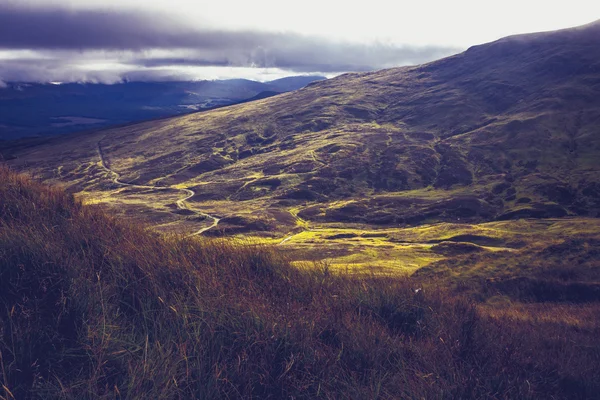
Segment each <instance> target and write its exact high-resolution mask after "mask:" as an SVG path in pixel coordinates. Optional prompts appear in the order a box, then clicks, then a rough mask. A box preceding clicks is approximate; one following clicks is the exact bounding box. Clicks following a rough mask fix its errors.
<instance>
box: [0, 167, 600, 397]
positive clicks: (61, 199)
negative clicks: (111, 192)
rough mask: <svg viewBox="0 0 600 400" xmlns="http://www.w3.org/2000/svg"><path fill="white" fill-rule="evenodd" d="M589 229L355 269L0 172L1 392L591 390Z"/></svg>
mask: <svg viewBox="0 0 600 400" xmlns="http://www.w3.org/2000/svg"><path fill="white" fill-rule="evenodd" d="M496 228H498V229H499V228H500V227H496ZM573 229H575V228H573ZM438 233H439V232H438ZM413 234H415V232H413ZM419 234H420V235H425V236H424V237H426V236H427V232H424V231H421V232H419ZM597 235H598V232H597V231H595V233H594V232H587V233H586V232H582V231H580V233H579V234H573V235H571V236H572V237H573V238H572V239H571V240H564V239H561V238H559V237H557V239H555V241H554V242H552V243H550V242H545V243H544V242H542V241H540V242H539V243H538V244H537V246H530V247H526V248H529V251H530V254H531V257H530V258H529V259H528V258H524V257H520V258H518V259H515V260H513V259H512V258H511V257H512V253H511V252H508V251H506V252H503V253H502V254H503V256H502V255H501V254H500V253H493V254H495V256H491V257H490V258H488V259H485V258H481V257H483V256H482V255H481V254H480V253H474V255H472V256H469V257H466V258H465V256H464V255H459V256H457V257H458V258H456V257H451V259H452V260H454V263H452V262H451V261H446V264H445V268H446V269H442V268H439V269H438V270H440V271H451V272H452V273H451V274H448V273H446V272H444V273H442V274H438V275H437V277H435V276H433V275H432V276H433V277H432V276H428V275H431V274H430V271H428V270H422V271H421V272H420V273H418V274H417V277H416V278H411V279H408V278H392V277H385V276H381V275H378V276H375V275H372V276H368V275H365V276H362V277H357V276H356V275H346V274H340V273H333V272H332V271H331V270H329V269H328V268H327V265H325V264H316V265H308V264H305V265H304V268H303V266H302V265H301V266H298V267H293V266H291V265H290V263H289V262H288V261H287V260H286V258H285V257H284V256H283V255H282V253H280V252H279V251H277V249H276V248H272V247H265V246H257V245H252V244H245V245H244V244H239V243H237V244H235V243H233V242H227V241H224V240H222V239H219V240H209V239H203V240H200V239H198V238H184V237H180V236H164V235H158V234H157V233H154V232H153V231H151V230H148V229H147V228H146V227H144V226H143V225H140V224H139V223H136V222H131V221H128V220H124V219H122V218H116V217H114V216H110V215H107V214H106V213H105V212H104V211H102V210H101V209H100V208H98V207H96V206H82V205H81V203H80V202H79V201H76V200H75V199H74V198H73V197H72V196H71V195H68V194H66V193H64V192H63V191H62V190H61V189H59V188H54V187H48V186H44V185H41V184H39V183H36V182H35V181H33V180H32V179H30V178H28V177H25V176H23V175H17V174H15V173H13V172H10V171H9V170H7V169H5V168H1V169H0V277H1V279H0V303H1V304H0V328H1V329H0V332H1V333H0V398H3V399H28V398H32V399H35V398H40V399H42V398H43V399H52V398H56V399H59V398H60V399H83V398H102V399H120V398H123V399H125V398H127V399H148V398H161V399H169V398H172V399H176V398H199V399H200V398H202V399H212V398H214V399H218V398H257V399H258V398H260V399H268V398H273V399H279V398H326V399H334V398H335V399H344V398H347V399H364V398H373V399H374V398H382V399H392V398H428V399H435V398H439V399H452V398H519V399H528V398H530V399H534V398H539V399H547V398H557V399H558V398H572V399H592V398H597V395H598V393H599V392H600V386H598V382H600V375H599V374H600V368H599V367H600V350H599V348H598V337H599V335H600V320H599V319H598V317H599V316H600V308H599V303H598V301H599V300H600V292H599V290H598V286H597V285H598V281H599V279H598V278H599V275H600V268H599V261H598V259H599V258H598V257H597V255H598V254H599V253H598V252H599V251H600V250H599V249H600V239H599V238H598V236H597ZM424 237H421V240H422V239H423V238H424ZM524 249H525V248H524ZM524 249H522V251H525V250H524ZM446 251H447V249H446ZM502 257H504V262H505V263H506V264H504V265H500V260H501V258H502ZM565 259H566V260H568V261H569V262H568V263H565V262H564V260H565ZM490 260H491V261H492V262H495V263H496V264H494V269H495V270H496V271H497V272H498V274H497V275H498V276H496V277H495V278H494V279H493V280H491V281H490V280H489V279H488V280H486V278H487V277H489V274H488V273H487V272H483V273H478V272H477V271H478V270H479V271H480V272H481V269H483V268H485V266H486V265H487V263H488V262H489V261H490ZM559 260H560V262H559ZM544 268H545V269H544ZM547 270H551V271H552V273H551V274H547V273H546V272H547ZM500 275H503V277H502V276H500ZM511 278H514V279H517V278H520V279H521V281H519V282H520V283H519V282H518V284H517V285H515V284H514V282H513V281H511ZM449 279H451V280H449ZM514 279H513V280H514ZM523 279H528V280H527V282H526V284H523V283H522V280H523ZM449 282H452V283H453V285H448V283H449ZM501 283H502V284H501ZM594 285H596V286H594ZM511 288H512V289H511ZM515 288H516V289H515ZM557 288H559V289H557ZM582 288H583V289H582ZM513 289H514V290H513ZM517 289H518V290H517ZM560 290H562V291H560ZM583 290H585V295H581V293H582V291H583ZM540 293H541V294H540ZM573 293H576V294H579V295H578V297H573V296H574V295H573ZM569 294H570V295H571V297H569ZM573 301H577V302H578V304H577V305H574V304H573V303H572V302H573Z"/></svg>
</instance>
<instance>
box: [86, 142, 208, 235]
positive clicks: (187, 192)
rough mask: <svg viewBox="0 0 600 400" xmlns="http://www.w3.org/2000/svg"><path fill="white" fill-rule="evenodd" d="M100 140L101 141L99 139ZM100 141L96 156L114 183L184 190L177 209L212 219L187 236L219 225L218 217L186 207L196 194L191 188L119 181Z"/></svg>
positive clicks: (141, 187) (199, 233) (135, 186)
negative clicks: (107, 160) (206, 225)
mask: <svg viewBox="0 0 600 400" xmlns="http://www.w3.org/2000/svg"><path fill="white" fill-rule="evenodd" d="M100 142H101V141H100ZM100 142H98V157H99V158H100V164H101V165H102V168H104V169H105V170H106V171H107V172H108V173H110V174H111V175H112V177H113V178H112V181H113V182H114V183H116V184H117V185H121V186H128V187H132V188H138V189H151V190H171V191H173V190H175V191H178V192H184V193H185V195H186V197H184V198H183V199H179V200H177V201H176V202H175V204H176V205H177V209H179V210H189V211H192V212H194V213H196V214H198V215H200V216H203V217H206V218H209V219H212V220H213V223H212V225H210V226H208V227H206V228H202V229H200V230H198V231H196V232H194V233H192V234H190V235H188V236H197V235H201V234H203V233H204V232H206V231H208V230H210V229H213V228H216V227H217V225H219V221H220V219H219V218H217V217H215V216H213V215H210V214H206V213H204V212H202V211H198V210H192V209H190V208H188V206H187V204H186V202H187V201H188V200H189V199H191V198H192V197H194V196H195V195H196V192H194V191H193V190H191V189H187V188H185V189H180V188H175V187H171V186H165V187H163V186H149V185H136V184H134V183H128V182H123V181H121V175H120V174H119V173H118V172H116V171H115V170H113V169H112V168H110V164H109V163H107V162H106V157H105V156H104V152H103V150H102V145H101V144H100Z"/></svg>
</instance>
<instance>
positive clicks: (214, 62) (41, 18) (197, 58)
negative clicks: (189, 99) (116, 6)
mask: <svg viewBox="0 0 600 400" xmlns="http://www.w3.org/2000/svg"><path fill="white" fill-rule="evenodd" d="M0 49H5V50H13V51H15V50H22V49H29V50H35V51H37V52H40V53H44V54H50V55H52V54H60V56H61V57H60V58H59V57H56V59H54V60H51V61H48V60H43V62H42V65H38V64H37V60H28V61H27V60H20V62H16V63H13V64H12V65H13V66H15V65H16V66H18V67H20V68H24V71H21V72H18V71H17V72H15V71H14V70H7V68H10V65H8V66H5V67H4V68H0V78H2V79H4V80H11V79H13V78H12V76H14V75H19V74H21V75H25V76H33V75H39V77H38V80H39V79H41V78H42V77H43V76H44V72H45V73H46V75H47V78H46V80H49V79H50V78H51V77H52V76H56V75H65V71H66V70H67V69H69V68H71V71H72V72H71V74H72V75H73V79H74V78H76V77H77V76H83V75H86V76H87V75H88V74H89V73H91V72H93V71H95V72H94V73H95V74H99V75H100V76H98V77H97V78H102V79H105V78H107V76H108V75H115V78H116V77H121V78H122V77H123V75H122V74H123V73H125V72H132V71H131V70H132V68H133V69H135V68H137V69H138V70H141V71H146V72H147V70H148V69H150V70H152V69H157V68H163V67H174V66H180V67H190V66H195V67H206V66H219V67H254V68H279V69H285V70H288V71H293V72H302V73H306V72H322V73H335V72H346V71H368V70H374V69H380V68H387V67H392V66H399V65H407V64H419V63H423V62H426V61H430V60H433V59H436V58H439V57H442V56H445V55H449V54H451V53H454V52H456V51H457V49H454V48H448V47H439V46H428V47H417V46H399V45H394V44H382V43H355V42H340V41H334V40H330V39H327V38H323V37H318V36H308V35H301V34H298V33H292V32H265V31H258V30H245V31H233V30H219V29H214V28H202V27H197V26H194V27H192V26H189V25H186V24H183V23H182V22H181V21H179V20H176V19H172V18H169V17H168V16H165V15H157V14H151V13H143V12H142V13H133V12H128V11H114V10H78V11H74V10H68V9H64V8H48V7H42V8H39V7H37V8H35V7H22V6H15V5H10V4H9V5H0ZM156 50H161V51H160V53H161V54H160V55H156V54H155V53H156ZM98 52H105V53H106V54H110V55H111V56H112V57H113V58H112V59H111V60H110V62H111V63H112V64H115V65H116V64H119V66H118V67H116V68H113V69H112V71H109V72H106V71H101V70H100V69H96V70H93V68H92V66H93V65H90V64H91V63H88V70H87V71H88V72H86V73H84V72H83V71H82V66H81V63H79V62H77V60H79V59H87V58H89V53H98ZM180 53H185V54H184V55H183V56H182V55H181V54H180ZM74 60H75V61H76V62H75V64H77V67H76V68H74V67H73V61H74ZM13 61H14V60H13ZM0 63H3V61H2V60H1V59H0ZM119 69H120V70H122V71H117V70H119ZM61 71H62V72H61ZM142 75H143V74H142ZM111 79H112V78H111ZM109 80H110V79H109Z"/></svg>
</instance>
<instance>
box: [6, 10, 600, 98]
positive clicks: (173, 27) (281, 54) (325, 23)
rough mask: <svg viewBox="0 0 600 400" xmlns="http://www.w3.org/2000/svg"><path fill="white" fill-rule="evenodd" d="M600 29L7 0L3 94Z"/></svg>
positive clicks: (372, 60)
mask: <svg viewBox="0 0 600 400" xmlns="http://www.w3.org/2000/svg"><path fill="white" fill-rule="evenodd" d="M597 19H600V2H590V1H589V0H569V1H562V2H556V1H547V0H546V1H537V0H536V1H528V0H518V1H517V0H503V1H498V0H479V1H472V0H454V1H449V0H430V1H414V0H411V1H390V0H367V1H360V2H359V1H331V0H330V1H328V0H302V1H286V0H279V1H273V0H245V1H244V0H242V1H227V0H221V1H215V0H211V1H205V0H168V1H165V0H0V87H2V86H5V82H14V81H18V82H101V83H117V82H122V81H167V80H199V79H227V78H247V79H255V80H260V81H268V80H272V79H277V78H281V77H284V76H290V75H306V74H314V75H325V76H335V75H338V74H340V73H343V72H351V71H370V70H377V69H382V68H389V67H396V66H403V65H414V64H421V63H425V62H428V61H433V60H435V59H439V58H442V57H445V56H448V55H451V54H455V53H458V52H461V51H464V50H466V49H467V48H468V47H470V46H473V45H477V44H481V43H486V42H490V41H493V40H496V39H500V38H502V37H505V36H509V35H514V34H521V33H530V32H540V31H548V30H556V29H562V28H568V27H573V26H578V25H583V24H586V23H590V22H593V21H594V20H597Z"/></svg>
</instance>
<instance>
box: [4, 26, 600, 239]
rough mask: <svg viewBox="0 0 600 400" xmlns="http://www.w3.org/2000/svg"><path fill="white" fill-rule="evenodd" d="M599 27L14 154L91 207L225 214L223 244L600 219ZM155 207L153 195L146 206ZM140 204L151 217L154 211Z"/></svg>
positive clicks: (172, 220) (160, 216) (516, 40)
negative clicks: (176, 198)
mask: <svg viewBox="0 0 600 400" xmlns="http://www.w3.org/2000/svg"><path fill="white" fill-rule="evenodd" d="M598 40H600V25H599V24H592V25H590V26H586V27H582V28H578V29H572V30H566V31H558V32H550V33H544V34H534V35H524V36H518V37H511V38H506V39H502V40H499V41H497V42H494V43H490V44H486V45H481V46H476V47H473V48H471V49H469V50H467V51H466V52H464V53H462V54H458V55H456V56H452V57H449V58H445V59H442V60H439V61H436V62H433V63H429V64H425V65H420V66H414V67H404V68H394V69H389V70H384V71H379V72H372V73H361V74H346V75H343V76H340V77H338V78H335V79H331V80H327V81H322V82H315V83H313V84H310V85H309V86H308V87H307V88H304V89H302V90H299V91H296V92H293V93H288V94H284V95H280V96H277V97H274V98H271V99H265V100H260V101H256V102H251V103H248V104H243V105H238V106H233V107H227V108H223V109H220V110H215V111H211V112H207V113H199V114H192V115H188V116H184V117H177V118H172V119H168V120H164V121H158V122H157V121H152V122H147V123H142V124H138V125H133V126H128V127H123V128H118V129H112V130H107V131H102V132H96V133H92V134H86V135H73V136H70V137H65V138H61V139H58V140H55V141H50V142H48V143H46V144H44V145H39V146H35V147H33V148H31V147H28V146H21V147H18V146H17V147H13V148H12V149H11V148H5V149H4V151H3V153H4V156H5V158H8V159H10V161H9V162H10V164H11V165H13V166H14V167H16V168H19V169H27V170H29V171H32V172H34V173H36V174H38V175H39V176H40V177H42V178H43V179H47V180H49V181H59V182H62V183H64V184H66V185H67V187H69V189H70V190H72V191H75V192H79V193H81V194H82V195H83V196H85V198H86V199H87V201H90V202H104V203H110V204H113V205H114V206H115V209H119V210H125V212H126V213H127V212H130V213H132V214H135V215H145V216H146V219H147V220H151V221H153V222H154V224H155V225H158V226H159V228H160V229H162V230H174V231H181V232H189V231H193V229H196V228H199V227H202V226H205V225H203V224H204V222H203V221H197V220H193V221H190V220H189V218H185V217H184V218H182V217H181V215H180V214H177V211H178V210H177V209H174V208H173V207H172V199H171V198H169V197H168V196H167V197H164V196H162V194H167V192H164V191H163V192H160V193H159V192H157V191H146V192H142V193H140V191H139V190H137V191H136V190H133V189H132V188H126V187H123V186H118V185H114V184H113V183H111V181H110V179H107V178H110V175H107V171H106V170H105V169H103V168H102V167H101V165H100V162H99V157H98V146H99V145H100V146H101V147H102V149H103V152H104V154H105V157H106V158H107V160H108V162H109V163H110V165H111V167H112V169H113V170H114V171H116V172H118V173H119V174H121V176H122V177H123V181H124V182H128V183H134V184H138V185H146V186H164V187H178V188H188V189H191V190H193V191H194V192H195V195H194V196H193V197H192V198H191V199H190V200H189V206H190V208H195V209H198V210H202V211H203V212H206V213H209V214H216V215H217V216H218V217H221V218H222V221H221V223H220V226H219V227H218V229H212V230H211V231H210V233H211V234H214V235H223V234H225V235H233V234H238V233H243V234H248V233H252V234H253V235H260V236H270V237H277V238H282V239H283V238H284V237H285V235H286V234H290V233H294V232H297V231H298V230H299V229H301V228H302V227H300V228H299V227H298V221H299V220H298V217H299V218H300V219H302V220H303V221H305V222H306V224H308V226H309V227H311V226H313V227H318V226H322V225H323V224H355V225H356V224H358V225H362V226H366V227H367V228H370V229H372V228H376V227H397V226H399V225H400V226H415V225H420V224H429V223H439V222H452V223H454V222H461V223H462V222H467V223H480V222H485V221H494V220H512V219H518V218H554V217H563V216H591V217H593V216H597V215H599V212H600V202H599V200H598V199H599V197H600V189H599V188H600V181H599V180H598V177H599V176H600V164H599V163H598V160H600V157H599V154H600V141H599V140H600V139H599V138H600V135H599V134H598V126H599V121H600V100H599V99H600V96H598V93H600V50H598V46H597V43H598ZM142 199H143V201H141V200H142ZM142 211H143V212H142Z"/></svg>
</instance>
